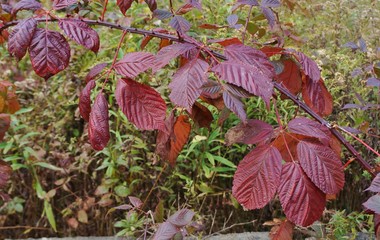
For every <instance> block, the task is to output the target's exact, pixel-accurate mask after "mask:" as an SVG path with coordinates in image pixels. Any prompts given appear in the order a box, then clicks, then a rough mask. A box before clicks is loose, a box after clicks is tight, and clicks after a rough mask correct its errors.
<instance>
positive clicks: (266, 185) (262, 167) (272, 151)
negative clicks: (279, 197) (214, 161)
mask: <svg viewBox="0 0 380 240" xmlns="http://www.w3.org/2000/svg"><path fill="white" fill-rule="evenodd" d="M280 176H281V155H280V152H279V151H278V150H277V149H276V148H275V147H272V146H270V145H262V146H258V147H256V148H255V149H254V150H252V151H251V152H250V153H248V154H247V155H246V156H245V157H244V159H243V160H242V161H241V162H240V163H239V165H238V167H237V170H236V172H235V175H234V180H233V187H232V194H233V195H234V197H235V198H236V199H237V201H238V202H239V203H240V204H241V205H243V206H244V207H245V208H247V209H258V208H262V207H264V206H265V205H267V204H268V202H269V201H270V200H271V199H272V198H273V197H274V194H275V193H276V190H277V187H278V185H279V183H280Z"/></svg>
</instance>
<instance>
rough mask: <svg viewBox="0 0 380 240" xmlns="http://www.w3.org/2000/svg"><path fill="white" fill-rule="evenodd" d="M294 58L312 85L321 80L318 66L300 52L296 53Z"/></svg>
mask: <svg viewBox="0 0 380 240" xmlns="http://www.w3.org/2000/svg"><path fill="white" fill-rule="evenodd" d="M296 56H297V60H298V62H299V63H300V64H301V66H302V69H303V71H304V72H305V74H306V75H307V76H309V77H310V79H311V80H313V82H314V83H317V82H319V79H321V71H320V70H319V68H318V65H317V64H316V63H315V62H314V60H312V59H311V58H309V57H308V56H306V55H305V54H303V53H302V52H296Z"/></svg>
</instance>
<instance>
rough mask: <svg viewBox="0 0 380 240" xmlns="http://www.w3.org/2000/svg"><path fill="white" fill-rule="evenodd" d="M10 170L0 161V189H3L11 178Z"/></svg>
mask: <svg viewBox="0 0 380 240" xmlns="http://www.w3.org/2000/svg"><path fill="white" fill-rule="evenodd" d="M11 173H12V168H11V167H10V166H9V165H8V164H7V163H6V162H4V161H3V160H0V189H1V188H3V187H5V185H6V184H7V181H8V180H9V178H10V177H11Z"/></svg>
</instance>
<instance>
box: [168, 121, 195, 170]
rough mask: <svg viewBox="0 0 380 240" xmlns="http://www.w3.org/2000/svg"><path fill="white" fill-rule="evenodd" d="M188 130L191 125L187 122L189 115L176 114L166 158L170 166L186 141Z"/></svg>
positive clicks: (173, 163)
mask: <svg viewBox="0 0 380 240" xmlns="http://www.w3.org/2000/svg"><path fill="white" fill-rule="evenodd" d="M190 131H191V125H190V123H189V117H188V116H186V115H180V116H178V118H177V120H176V122H175V123H174V130H173V133H172V135H171V137H170V152H169V156H168V160H169V163H170V164H171V165H172V166H173V165H175V162H176V160H177V157H178V155H179V154H180V153H181V151H182V149H183V147H184V146H185V144H186V143H187V140H188V139H189V135H190Z"/></svg>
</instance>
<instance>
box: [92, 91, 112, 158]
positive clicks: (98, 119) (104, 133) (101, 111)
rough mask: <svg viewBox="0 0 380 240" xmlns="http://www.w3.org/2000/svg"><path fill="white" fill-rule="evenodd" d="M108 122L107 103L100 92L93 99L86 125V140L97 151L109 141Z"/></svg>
mask: <svg viewBox="0 0 380 240" xmlns="http://www.w3.org/2000/svg"><path fill="white" fill-rule="evenodd" d="M108 120H109V117H108V103H107V100H106V98H105V97H104V95H103V93H101V92H100V93H99V94H98V96H96V98H95V102H94V105H93V106H92V110H91V113H90V118H89V124H88V138H89V140H90V143H91V146H92V147H93V148H94V149H95V150H97V151H100V150H103V148H105V146H107V143H108V141H109V140H110V132H109V122H108Z"/></svg>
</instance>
